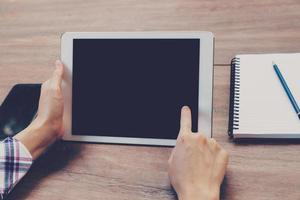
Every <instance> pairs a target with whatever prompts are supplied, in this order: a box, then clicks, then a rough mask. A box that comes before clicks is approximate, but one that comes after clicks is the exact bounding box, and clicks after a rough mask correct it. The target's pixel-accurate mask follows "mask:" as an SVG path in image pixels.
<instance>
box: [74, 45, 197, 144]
mask: <svg viewBox="0 0 300 200" xmlns="http://www.w3.org/2000/svg"><path fill="white" fill-rule="evenodd" d="M199 47H200V41H199V39H74V40H73V97H72V101H73V102H72V134H73V135H97V136H113V137H116V136H117V137H138V138H158V139H176V138H177V135H178V131H179V127H180V123H179V122H180V109H181V107H182V106H183V105H188V106H190V108H191V109H192V119H193V120H192V122H193V123H192V129H193V131H197V121H198V90H199V88H198V84H199V53H200V52H199V51H200V48H199Z"/></svg>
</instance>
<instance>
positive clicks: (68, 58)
mask: <svg viewBox="0 0 300 200" xmlns="http://www.w3.org/2000/svg"><path fill="white" fill-rule="evenodd" d="M105 38H107V39H108V38H110V39H120V38H122V39H138V38H143V39H148V38H149V39H153V38H157V39H169V38H174V39H200V55H199V59H200V62H199V63H200V64H199V80H200V81H199V102H198V132H202V133H204V134H206V136H208V137H211V136H212V105H213V104H212V98H213V57H214V53H213V52H214V36H213V34H212V33H211V32H66V33H64V34H63V35H62V36H61V60H62V62H63V63H64V65H65V71H64V77H63V84H62V91H63V95H64V117H63V125H64V130H65V133H64V136H63V140H67V141H82V142H99V143H122V144H141V145H160V146H174V145H175V144H176V140H175V139H153V138H132V137H108V136H87V135H72V133H71V131H72V125H71V123H72V120H71V116H72V71H73V70H72V69H73V39H105Z"/></svg>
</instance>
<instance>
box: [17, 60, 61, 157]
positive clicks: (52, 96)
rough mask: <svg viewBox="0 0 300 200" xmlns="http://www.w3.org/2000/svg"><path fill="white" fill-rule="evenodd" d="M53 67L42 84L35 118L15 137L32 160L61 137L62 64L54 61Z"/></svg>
mask: <svg viewBox="0 0 300 200" xmlns="http://www.w3.org/2000/svg"><path fill="white" fill-rule="evenodd" d="M55 66H56V69H55V70H54V72H53V75H52V77H51V78H50V79H49V80H47V81H46V82H44V83H43V84H42V88H41V96H40V102H39V107H38V113H37V117H36V118H35V120H34V121H33V122H32V123H31V124H30V125H29V126H28V127H27V128H26V129H24V130H23V131H22V132H20V133H18V134H17V135H16V136H15V138H16V139H18V140H19V141H21V142H22V144H24V145H25V146H26V148H27V149H28V150H29V152H30V153H31V155H32V157H33V159H36V158H37V157H39V156H40V155H41V154H42V153H43V152H44V151H45V150H46V149H47V147H48V146H50V145H51V144H52V143H53V142H55V141H56V140H57V139H59V138H61V137H62V135H63V110H64V104H63V95H62V89H61V83H62V76H63V64H62V63H61V62H60V61H56V63H55Z"/></svg>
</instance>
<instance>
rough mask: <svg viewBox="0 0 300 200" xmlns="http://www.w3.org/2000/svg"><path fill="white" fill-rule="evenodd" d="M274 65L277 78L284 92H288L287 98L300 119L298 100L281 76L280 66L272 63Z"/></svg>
mask: <svg viewBox="0 0 300 200" xmlns="http://www.w3.org/2000/svg"><path fill="white" fill-rule="evenodd" d="M272 64H273V68H274V70H275V72H276V74H277V76H278V78H279V80H280V83H281V85H282V87H283V89H284V91H285V92H286V94H287V96H288V97H289V99H290V102H291V103H292V105H293V108H294V110H295V111H296V114H297V115H298V118H299V119H300V109H299V106H298V104H297V102H296V100H295V98H294V96H293V94H292V92H291V91H290V89H289V87H288V85H287V83H286V82H285V80H284V78H283V76H282V74H281V72H280V70H279V68H278V66H277V65H276V64H275V63H274V62H272Z"/></svg>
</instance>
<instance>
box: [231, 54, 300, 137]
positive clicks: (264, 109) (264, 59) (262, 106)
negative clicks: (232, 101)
mask: <svg viewBox="0 0 300 200" xmlns="http://www.w3.org/2000/svg"><path fill="white" fill-rule="evenodd" d="M237 57H238V58H240V74H241V78H240V80H241V81H240V110H239V116H240V117H239V129H238V130H235V131H234V133H239V134H243V133H245V134H249V133H250V134H251V133H254V134H276V133H277V134H282V133H290V134H297V133H298V134H299V133H300V120H299V118H298V116H297V115H296V112H295V110H294V109H293V106H292V104H291V103H290V101H289V99H288V96H287V95H286V93H285V91H284V89H283V87H282V85H281V83H280V81H279V79H278V77H277V75H276V73H275V71H274V69H273V66H272V61H274V62H275V63H276V64H277V65H278V67H279V69H280V71H281V73H282V75H283V77H284V78H285V80H286V82H287V84H288V86H289V88H290V90H291V92H292V93H293V95H294V97H295V99H296V101H297V102H298V105H299V104H300V54H264V55H238V56H237Z"/></svg>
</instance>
